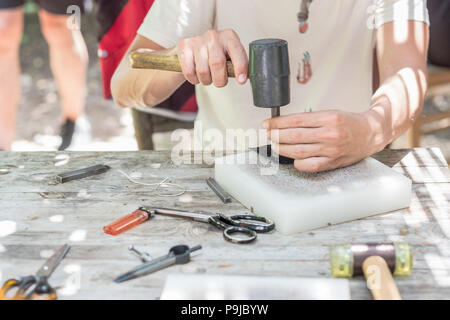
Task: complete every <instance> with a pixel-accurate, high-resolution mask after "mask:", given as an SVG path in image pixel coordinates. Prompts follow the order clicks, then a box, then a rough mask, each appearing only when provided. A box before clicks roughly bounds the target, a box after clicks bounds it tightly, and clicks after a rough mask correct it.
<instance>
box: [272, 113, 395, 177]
mask: <svg viewBox="0 0 450 320" xmlns="http://www.w3.org/2000/svg"><path fill="white" fill-rule="evenodd" d="M263 128H264V129H267V130H268V138H269V139H270V140H271V141H272V143H273V148H274V150H275V151H276V152H277V153H278V154H279V155H282V156H285V157H289V158H293V159H294V160H295V162H294V166H295V167H296V168H297V169H298V170H299V171H304V172H319V171H325V170H332V169H336V168H340V167H345V166H348V165H351V164H354V163H356V162H358V161H360V160H362V159H364V158H366V157H368V156H370V155H372V154H373V153H376V152H378V151H381V150H382V149H383V148H384V147H385V145H386V144H385V143H384V141H385V139H384V132H383V131H384V130H385V129H384V128H383V126H382V125H381V124H380V121H379V119H377V118H376V115H375V114H373V113H372V111H367V112H364V113H351V112H344V111H338V110H330V111H319V112H305V113H297V114H291V115H287V116H281V117H277V118H272V119H268V120H265V121H264V122H263Z"/></svg>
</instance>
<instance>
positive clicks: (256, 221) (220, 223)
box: [142, 207, 275, 244]
mask: <svg viewBox="0 0 450 320" xmlns="http://www.w3.org/2000/svg"><path fill="white" fill-rule="evenodd" d="M142 209H143V210H146V211H148V212H153V213H154V214H162V215H167V216H172V217H178V218H185V219H191V220H194V221H199V222H203V223H209V224H212V225H213V226H215V227H216V228H219V229H223V237H224V238H225V240H227V241H230V242H232V243H237V244H244V243H250V242H253V241H255V240H256V233H257V232H260V233H266V232H270V231H272V230H273V229H274V228H275V224H274V223H273V221H272V220H270V219H268V218H265V217H258V216H255V215H250V214H240V215H234V216H230V217H228V216H226V215H224V214H222V213H216V214H209V213H206V212H189V211H185V210H177V209H166V208H153V207H142ZM235 234H237V235H239V236H233V235H235Z"/></svg>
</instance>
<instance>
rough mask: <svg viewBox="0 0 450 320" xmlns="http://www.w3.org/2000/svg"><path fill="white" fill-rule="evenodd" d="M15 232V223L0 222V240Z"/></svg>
mask: <svg viewBox="0 0 450 320" xmlns="http://www.w3.org/2000/svg"><path fill="white" fill-rule="evenodd" d="M16 230H17V223H15V222H14V221H8V220H5V221H0V238H3V237H6V236H9V235H10V234H13V233H14V232H16Z"/></svg>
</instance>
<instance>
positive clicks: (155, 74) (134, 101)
mask: <svg viewBox="0 0 450 320" xmlns="http://www.w3.org/2000/svg"><path fill="white" fill-rule="evenodd" d="M127 55H128V54H127ZM184 81H185V78H184V76H183V75H182V74H179V73H175V72H167V71H158V70H144V69H132V68H131V65H130V63H129V60H128V58H127V57H125V58H124V59H123V60H122V62H121V64H120V65H119V67H118V68H117V70H116V72H115V73H114V76H113V78H112V80H111V92H112V96H113V98H114V101H115V102H116V104H118V105H119V106H121V107H136V106H141V107H143V106H148V107H153V106H155V105H157V104H159V103H161V102H163V101H164V100H166V99H167V98H169V97H170V95H172V93H173V92H174V91H175V90H176V89H177V88H178V87H179V86H181V85H182V84H183V83H184Z"/></svg>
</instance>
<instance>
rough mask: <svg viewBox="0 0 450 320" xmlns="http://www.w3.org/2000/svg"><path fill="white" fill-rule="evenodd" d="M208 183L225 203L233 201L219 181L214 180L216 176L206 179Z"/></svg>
mask: <svg viewBox="0 0 450 320" xmlns="http://www.w3.org/2000/svg"><path fill="white" fill-rule="evenodd" d="M206 183H207V184H208V186H209V187H210V188H211V190H212V191H214V193H215V194H216V195H217V196H218V197H219V198H220V200H222V202H223V203H230V202H231V196H230V195H229V194H228V193H227V192H226V191H225V190H224V189H223V188H222V187H221V186H220V185H219V184H218V183H217V181H216V180H214V178H208V179H206Z"/></svg>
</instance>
